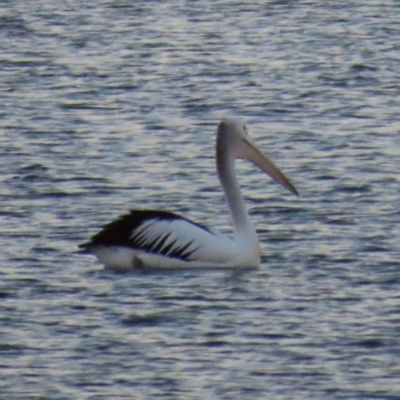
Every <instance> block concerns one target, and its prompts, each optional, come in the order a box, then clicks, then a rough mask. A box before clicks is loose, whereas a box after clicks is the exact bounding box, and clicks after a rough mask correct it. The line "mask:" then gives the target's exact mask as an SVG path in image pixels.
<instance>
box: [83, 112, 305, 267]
mask: <svg viewBox="0 0 400 400" xmlns="http://www.w3.org/2000/svg"><path fill="white" fill-rule="evenodd" d="M237 158H242V159H246V160H249V161H252V162H253V163H254V164H256V165H257V166H258V167H259V168H260V169H261V170H263V171H264V172H266V173H267V174H268V175H269V176H270V177H272V178H273V179H274V180H275V181H276V182H278V183H280V184H281V185H282V186H283V187H285V188H286V189H288V190H290V191H291V192H292V193H293V194H295V195H297V196H298V192H297V190H296V188H295V187H294V186H293V185H292V184H291V183H290V182H289V180H288V179H287V178H286V177H285V175H283V173H282V172H281V171H280V170H279V169H278V168H277V167H276V166H275V165H274V164H273V163H272V162H271V161H270V160H268V158H267V157H266V156H265V155H264V154H263V153H262V152H261V150H260V149H259V148H258V147H257V145H256V144H255V143H254V142H253V140H252V139H251V138H250V137H249V135H248V133H247V129H246V126H244V125H241V124H239V123H237V122H236V121H232V120H222V121H221V122H220V123H219V125H218V129H217V143H216V161H217V171H218V177H219V180H220V182H221V185H222V188H223V190H224V193H225V197H226V201H227V203H228V207H229V211H230V214H231V218H232V222H233V230H234V235H233V238H228V237H225V236H223V235H221V234H218V233H215V232H213V231H211V230H210V229H208V228H206V227H205V226H203V225H199V224H196V223H195V222H192V221H190V220H188V219H186V218H184V217H181V216H180V215H177V214H174V213H172V212H168V211H158V210H132V211H130V212H129V213H128V214H126V215H122V216H121V217H120V218H118V219H117V220H115V221H113V222H111V223H109V224H107V225H105V226H104V228H103V229H102V230H101V231H100V232H99V233H97V234H96V235H94V236H93V237H92V238H91V239H90V241H88V242H86V243H84V244H81V245H80V246H79V247H80V248H82V249H84V251H86V252H89V253H92V254H94V255H95V256H96V257H97V258H98V260H99V261H100V262H102V263H103V264H104V265H105V266H106V268H111V269H116V270H127V269H132V268H187V267H189V268H190V267H197V268H207V267H256V266H258V265H259V263H260V244H259V241H258V237H257V233H256V230H255V229H254V226H253V224H252V223H251V221H250V218H249V215H248V213H247V210H246V206H245V204H244V200H243V197H242V194H241V193H240V188H239V185H238V182H237V180H236V175H235V169H234V161H235V159H237Z"/></svg>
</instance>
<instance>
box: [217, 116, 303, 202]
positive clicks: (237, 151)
mask: <svg viewBox="0 0 400 400" xmlns="http://www.w3.org/2000/svg"><path fill="white" fill-rule="evenodd" d="M226 157H228V159H236V158H241V159H245V160H249V161H251V162H253V163H254V164H255V165H257V166H258V167H259V168H260V169H261V170H262V171H264V172H265V173H267V174H268V175H269V176H270V177H271V178H272V179H274V180H275V181H276V182H278V183H279V184H281V185H282V186H283V187H285V188H286V189H288V190H289V191H291V192H292V193H293V194H295V195H296V196H298V195H299V193H298V192H297V190H296V188H295V187H294V186H293V185H292V184H291V183H290V181H289V179H287V178H286V176H285V175H284V174H283V173H282V172H281V171H280V170H279V168H278V167H276V166H275V165H274V163H273V162H272V161H270V160H269V159H268V158H267V157H266V155H265V154H263V152H262V151H261V150H260V149H259V147H258V146H257V145H256V144H255V143H254V141H253V140H252V139H251V138H250V136H249V134H248V132H247V128H246V125H243V124H240V123H239V122H237V121H234V120H231V119H224V120H222V121H221V122H220V123H219V124H218V128H217V164H219V165H218V169H220V167H221V166H222V165H221V164H225V162H226ZM222 159H225V162H222V163H221V162H218V160H220V161H222Z"/></svg>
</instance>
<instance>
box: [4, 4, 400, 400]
mask: <svg viewBox="0 0 400 400" xmlns="http://www.w3.org/2000/svg"><path fill="white" fill-rule="evenodd" d="M3 11H4V13H3V15H2V16H0V35H1V38H2V40H1V41H0V43H1V44H0V46H1V52H0V66H1V71H2V72H1V88H2V90H1V94H0V96H1V100H2V102H1V103H2V109H1V110H0V117H1V122H0V123H1V128H2V135H1V136H0V142H1V146H2V149H3V156H2V157H0V168H1V174H0V181H1V186H2V190H1V193H0V196H1V210H0V218H1V224H0V226H1V228H0V236H1V244H2V256H1V259H2V261H3V262H2V263H1V266H0V273H1V275H2V279H1V283H0V298H1V300H2V301H1V303H0V308H1V313H0V318H1V324H0V336H1V338H2V339H1V343H0V352H1V356H2V360H3V362H2V363H1V366H0V374H1V376H2V378H3V379H1V380H0V392H1V393H2V394H3V397H6V398H7V399H20V398H37V397H43V398H81V397H84V398H96V399H109V398H137V399H147V398H154V397H163V398H171V399H177V398H182V399H200V398H226V399H232V398H260V399H261V398H266V397H268V398H317V399H321V398H324V399H325V398H341V399H343V398H348V399H350V398H363V399H364V398H396V396H398V393H399V392H400V386H399V383H398V353H399V344H398V340H397V339H398V328H397V327H398V323H399V318H398V317H397V316H398V309H399V305H400V304H399V299H398V292H399V279H398V270H399V262H398V259H399V252H398V250H397V248H398V245H397V244H398V242H399V228H398V227H399V218H400V217H399V212H398V210H397V203H398V202H397V198H398V193H399V192H398V177H397V171H398V170H399V161H398V152H399V151H398V149H399V145H400V143H399V136H398V135H396V133H397V132H398V123H399V119H398V108H399V104H398V98H399V89H398V84H397V81H398V76H399V72H400V71H399V63H398V56H397V51H396V50H397V47H398V44H397V43H398V42H399V40H400V38H399V34H398V29H396V28H397V21H398V19H399V18H398V17H399V15H397V14H398V10H397V8H396V7H395V6H394V5H389V6H388V5H386V6H385V5H382V4H381V3H378V2H369V3H368V4H364V5H360V4H355V3H354V2H351V1H350V2H348V3H346V4H345V5H343V4H341V5H340V6H337V4H336V3H335V4H333V3H332V4H330V3H324V4H322V5H321V4H318V5H313V4H311V3H307V4H306V3H302V2H298V3H291V2H290V3H287V2H279V1H275V2H268V3H265V4H264V3H262V4H261V3H260V4H257V3H254V4H248V3H247V2H237V3H235V4H234V3H232V2H229V4H228V2H214V3H212V2H209V1H206V0H204V1H200V2H194V3H181V4H176V3H172V2H169V3H168V2H166V3H163V4H160V3H152V2H140V1H139V2H134V3H131V2H124V1H102V2H98V3H96V4H85V5H82V4H80V3H79V4H78V3H77V2H74V1H72V2H57V3H56V2H39V3H38V2H31V3H27V2H25V3H23V2H11V3H7V4H4V6H3ZM225 116H236V117H238V118H240V119H241V120H243V121H245V122H246V123H247V126H248V128H249V131H250V133H251V135H252V136H253V137H254V138H255V140H256V141H257V142H258V143H259V144H260V147H261V148H262V149H263V150H264V151H265V152H266V153H267V154H268V155H269V156H270V157H271V159H272V160H274V161H275V162H276V163H277V164H278V165H279V166H280V167H282V169H283V170H284V171H285V173H287V175H288V176H289V177H290V179H291V180H292V181H293V183H294V184H295V185H296V187H297V188H298V189H299V191H300V192H301V197H300V198H299V199H297V198H294V197H293V198H292V196H290V194H286V193H285V192H284V191H283V190H281V188H279V187H278V186H277V185H276V184H273V183H272V182H271V181H270V180H269V179H268V178H267V177H265V176H263V174H262V173H261V172H259V171H258V170H256V169H255V168H253V167H252V166H250V165H249V164H247V163H244V162H238V163H237V164H238V165H237V168H238V170H239V181H240V184H241V186H242V188H243V192H244V194H245V197H246V201H247V205H248V207H249V209H250V213H251V215H252V219H253V221H254V223H255V225H256V227H257V229H258V232H259V235H260V239H261V246H262V253H263V258H262V266H261V268H260V269H256V270H249V271H243V272H240V273H239V272H237V271H230V272H227V271H218V270H215V271H190V270H187V271H181V272H163V273H160V272H157V273H136V274H116V273H113V272H110V271H105V270H103V269H102V266H101V265H99V264H97V263H96V261H95V260H94V259H93V258H91V257H84V256H82V255H80V254H78V253H77V252H76V251H77V244H78V243H80V242H82V241H83V240H85V239H87V238H88V237H89V236H90V235H92V234H93V233H95V232H96V231H97V230H98V229H99V227H100V226H101V225H103V224H104V223H106V222H109V221H110V220H112V219H114V218H116V217H117V216H118V215H119V214H121V213H123V212H125V211H126V210H128V209H129V208H132V207H143V208H163V209H168V210H172V211H176V212H179V213H181V214H185V215H186V216H188V217H190V218H192V219H194V220H196V221H198V222H199V223H202V224H206V225H208V226H211V227H215V228H220V229H221V230H222V231H223V232H226V233H229V232H230V221H229V217H228V215H227V213H226V205H225V202H224V199H223V195H222V192H221V189H220V188H219V184H218V180H217V177H216V173H215V165H214V134H215V129H216V124H217V122H218V120H219V119H220V118H222V117H225Z"/></svg>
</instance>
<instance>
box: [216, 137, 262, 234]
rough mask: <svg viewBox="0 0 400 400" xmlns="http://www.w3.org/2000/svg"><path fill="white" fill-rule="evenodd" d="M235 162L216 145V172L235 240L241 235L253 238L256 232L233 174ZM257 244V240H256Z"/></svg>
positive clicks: (226, 152) (225, 151) (222, 148)
mask: <svg viewBox="0 0 400 400" xmlns="http://www.w3.org/2000/svg"><path fill="white" fill-rule="evenodd" d="M234 162H235V160H234V159H233V157H232V156H231V155H230V154H229V152H228V151H227V150H226V149H225V148H224V147H222V146H218V145H217V171H218V177H219V180H220V182H221V185H222V188H223V190H224V194H225V198H226V201H227V203H228V207H229V212H230V214H231V218H232V222H233V229H234V233H235V238H238V237H240V236H242V235H250V236H252V237H253V236H255V237H256V238H257V234H256V231H255V229H254V226H253V224H252V223H251V221H250V219H249V214H248V213H247V210H246V205H245V203H244V200H243V196H242V193H241V192H240V187H239V184H238V182H237V179H236V174H235V165H234ZM256 240H257V242H258V239H256Z"/></svg>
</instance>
